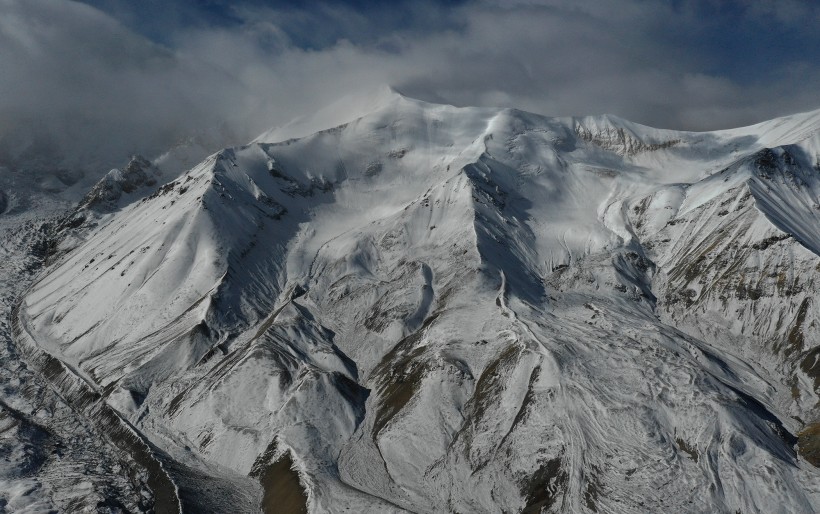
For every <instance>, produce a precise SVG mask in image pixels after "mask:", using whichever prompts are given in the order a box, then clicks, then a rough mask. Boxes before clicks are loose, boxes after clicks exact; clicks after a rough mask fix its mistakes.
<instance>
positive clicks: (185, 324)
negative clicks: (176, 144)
mask: <svg viewBox="0 0 820 514" xmlns="http://www.w3.org/2000/svg"><path fill="white" fill-rule="evenodd" d="M347 107H348V108H347V109H346V110H345V112H344V113H342V114H341V116H342V118H343V119H335V118H338V116H336V117H335V118H334V116H333V114H334V112H333V111H332V110H331V111H327V110H326V111H323V112H321V113H320V114H319V115H317V117H316V118H315V119H312V120H303V121H302V122H299V123H295V124H292V125H290V126H286V127H283V128H279V129H275V130H272V131H270V132H268V133H266V134H263V135H262V136H260V137H259V138H257V139H256V140H255V141H253V142H252V143H250V144H248V145H246V146H242V147H235V148H229V149H225V150H222V151H220V152H218V153H216V154H214V155H211V156H210V157H208V158H207V159H206V160H205V161H203V162H202V163H200V164H199V165H197V166H195V167H193V168H192V169H190V170H189V171H187V172H185V173H183V174H182V175H180V176H179V177H178V178H176V179H174V180H173V181H171V182H168V183H166V184H164V185H160V184H159V183H157V184H156V186H155V187H153V189H150V191H153V192H152V193H151V194H148V193H149V192H150V191H149V190H147V189H145V188H147V187H150V186H152V181H155V180H157V179H158V178H160V177H161V176H162V174H161V173H160V172H159V171H157V170H156V169H154V168H153V167H152V166H153V165H152V164H151V163H148V162H136V161H135V162H136V164H135V163H132V165H129V168H128V169H126V170H124V171H122V172H118V173H114V172H112V173H111V174H109V175H108V176H106V178H104V179H103V181H102V182H100V183H99V184H98V186H96V187H95V189H94V190H92V192H91V193H89V196H86V198H85V200H84V201H83V204H82V205H81V207H80V208H79V209H78V210H77V211H76V212H75V213H74V214H73V215H72V216H73V218H71V219H74V220H76V223H73V224H71V223H70V224H69V225H68V226H67V227H63V229H62V230H61V232H60V234H61V235H62V238H61V239H60V240H59V241H58V242H55V246H54V248H52V249H51V253H50V255H51V257H50V258H49V260H48V264H47V266H46V267H45V268H44V269H43V270H42V271H41V272H40V273H39V274H38V275H37V277H36V279H35V280H34V282H33V284H32V285H31V286H30V288H29V289H28V290H27V292H26V293H25V295H24V296H23V297H22V300H21V301H20V303H19V306H18V309H17V310H16V311H15V313H14V319H13V323H12V324H13V332H14V337H15V343H16V347H17V348H18V351H19V352H20V354H21V355H22V356H23V358H24V359H25V360H26V361H27V362H29V364H30V365H31V366H32V367H33V368H34V369H37V370H39V372H40V373H41V374H42V375H43V376H44V377H46V379H48V380H49V382H50V383H51V385H52V387H54V388H55V390H56V391H57V392H58V393H59V394H60V395H61V397H63V398H65V401H66V402H67V403H68V405H70V406H71V408H72V409H73V410H74V411H76V412H78V413H80V414H81V416H82V418H83V419H85V420H87V421H86V422H87V423H90V424H91V425H93V426H96V427H97V428H96V429H97V430H100V431H101V432H102V433H104V434H107V435H105V436H104V437H107V438H108V439H109V442H110V444H109V446H110V447H111V448H113V449H112V451H114V452H115V453H116V454H117V455H120V458H121V459H125V460H126V461H130V462H133V463H135V464H134V466H135V467H136V468H139V469H143V470H145V473H146V478H145V479H144V480H143V481H142V482H140V481H139V480H136V481H135V482H134V483H139V484H145V487H146V488H147V489H149V490H150V493H146V494H147V496H146V497H148V498H150V501H148V500H146V501H148V503H150V502H154V505H162V508H163V509H168V510H183V511H185V510H187V511H214V512H217V511H233V512H239V511H251V512H252V511H257V510H258V509H259V508H263V509H264V510H265V511H266V512H287V511H293V512H299V511H301V510H303V509H307V510H309V511H310V512H345V511H347V510H350V511H354V512H374V513H375V512H379V513H381V512H405V511H410V512H465V513H466V512H636V513H637V512H731V513H734V512H744V513H749V512H761V513H775V512H783V513H787V512H788V513H791V512H814V511H816V510H820V470H818V468H817V467H816V466H817V465H820V446H818V445H820V442H818V441H819V440H820V425H819V424H818V422H820V409H818V400H819V399H820V397H818V394H819V393H820V315H819V314H818V309H817V305H816V298H817V297H818V292H820V111H814V112H810V113H805V114H796V115H793V116H789V117H785V118H780V119H777V120H773V121H770V122H765V123H761V124H758V125H754V126H751V127H745V128H740V129H734V130H723V131H716V132H708V133H694V132H676V131H670V130H658V129H653V128H649V127H645V126H641V125H637V124H635V123H631V122H628V121H626V120H622V119H619V118H617V117H614V116H597V117H582V118H548V117H544V116H540V115H536V114H531V113H526V112H521V111H517V110H512V109H478V108H456V107H452V106H444V105H434V104H428V103H424V102H420V101H416V100H413V99H409V98H406V97H404V96H402V95H400V94H398V93H395V92H393V91H385V92H383V93H382V94H380V95H378V96H377V97H375V98H372V99H371V101H370V102H367V103H366V105H358V104H356V106H355V109H353V110H358V112H355V113H351V112H350V111H351V107H350V105H347ZM337 114H338V113H337ZM319 123H322V124H323V125H319V126H317V124H319ZM319 128H322V129H323V130H320V131H318V132H316V131H315V130H318V129H319ZM297 136H298V137H297ZM140 188H142V189H140ZM137 189H139V190H140V191H146V192H145V194H136V193H133V191H135V190H137ZM132 193H133V194H132ZM129 194H130V195H131V196H129ZM100 205H104V206H106V209H103V210H100V209H99V206H100ZM94 206H97V211H96V213H93V212H92V211H93V208H94ZM83 213H84V214H83ZM92 221H93V222H92ZM0 423H6V421H4V418H3V417H2V416H0ZM0 430H2V426H0ZM123 434H127V436H126V435H123ZM0 471H1V470H0ZM89 487H90V486H89ZM134 487H137V486H134ZM125 488H126V486H125V485H122V487H121V490H122V491H124V490H125ZM112 494H126V493H125V492H116V493H112ZM160 502H164V503H160ZM139 508H143V507H142V506H140V507H139ZM158 511H159V508H158Z"/></svg>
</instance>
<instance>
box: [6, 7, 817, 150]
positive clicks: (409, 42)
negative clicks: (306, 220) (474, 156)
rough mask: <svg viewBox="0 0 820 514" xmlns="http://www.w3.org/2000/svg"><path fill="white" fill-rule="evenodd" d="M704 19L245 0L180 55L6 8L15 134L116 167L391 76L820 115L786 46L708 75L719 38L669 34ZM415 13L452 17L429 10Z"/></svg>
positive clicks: (282, 118)
mask: <svg viewBox="0 0 820 514" xmlns="http://www.w3.org/2000/svg"><path fill="white" fill-rule="evenodd" d="M790 5H791V4H790ZM795 5H798V6H799V4H795ZM684 7H685V5H684ZM424 9H429V10H430V12H429V13H425V12H423V10H424ZM757 9H758V11H760V12H762V13H764V14H765V13H768V12H769V11H766V10H765V9H763V8H762V7H761V8H757ZM761 9H762V10H761ZM795 9H796V8H795ZM695 11H696V10H695V9H686V8H677V9H673V8H672V7H671V6H670V4H665V3H661V2H658V3H647V2H638V1H632V0H625V1H623V2H619V3H617V4H615V3H610V2H569V1H565V0H552V1H542V2H536V1H531V2H523V1H519V2H507V3H505V4H500V3H493V2H483V3H475V4H466V5H464V6H462V7H458V8H454V9H452V10H448V11H446V17H447V19H446V20H443V21H441V26H440V27H439V26H432V28H431V27H426V28H425V27H412V26H411V27H406V28H404V29H403V30H401V31H397V32H396V31H393V32H391V31H386V30H384V29H383V28H380V27H379V26H378V23H379V22H378V21H374V22H372V23H370V24H368V17H366V16H364V15H363V14H362V13H361V12H356V11H353V10H351V9H349V8H342V7H334V8H330V7H327V6H325V7H323V8H322V9H318V10H317V12H319V13H320V20H319V21H316V20H313V21H311V19H310V16H311V13H310V12H309V11H299V10H294V9H290V10H289V11H282V10H279V11H277V10H272V9H259V8H251V7H244V8H242V9H237V10H236V13H237V15H238V16H241V17H242V19H244V20H245V22H244V23H243V24H240V25H238V26H235V27H230V28H215V27H200V28H191V27H179V28H178V29H177V30H176V32H175V33H174V34H171V35H170V36H169V37H168V41H171V42H172V45H173V48H165V47H161V46H159V45H156V44H154V43H151V42H150V41H148V40H146V39H144V38H142V37H141V36H138V35H135V34H134V33H132V32H130V31H129V30H128V29H126V28H124V27H123V26H121V25H120V24H119V23H118V22H117V21H115V20H113V19H112V18H110V17H109V16H108V15H106V14H104V13H102V12H100V11H98V10H96V9H93V8H91V7H88V6H86V5H84V4H79V3H75V2H69V1H65V0H63V1H47V0H0V69H2V70H3V73H2V74H0V139H2V138H4V137H5V139H6V141H7V142H8V141H9V140H10V137H9V135H10V134H13V133H15V132H18V131H19V127H20V126H22V125H23V124H25V123H29V124H30V123H31V122H32V120H34V121H36V122H37V124H38V125H39V126H41V127H42V126H47V127H49V128H50V129H51V131H52V132H53V133H56V134H58V136H57V137H56V141H57V143H56V144H57V145H58V146H60V147H61V148H62V149H63V151H64V152H67V150H66V149H68V148H71V149H73V153H74V154H76V155H75V156H74V157H75V161H76V162H80V161H82V162H88V161H89V159H90V157H91V156H94V157H97V158H98V159H97V160H98V161H99V162H101V163H107V162H109V161H115V160H117V159H122V158H123V157H125V156H126V155H127V154H128V153H131V152H141V153H145V154H148V155H151V154H152V153H157V152H159V151H161V150H163V149H164V147H166V146H167V145H168V144H169V142H172V141H173V139H174V138H178V137H183V136H185V135H188V134H191V133H196V132H200V133H206V134H211V135H215V137H217V138H221V139H222V140H223V141H225V142H227V140H230V139H234V140H235V141H242V140H247V139H250V138H252V137H253V136H254V135H255V134H256V133H258V132H260V131H262V130H264V129H266V128H268V127H270V126H274V125H280V124H284V123H286V122H287V121H289V120H290V119H291V118H293V117H296V116H299V115H303V114H307V113H310V112H312V111H314V110H316V109H317V108H319V107H321V106H322V105H324V104H328V103H331V102H332V101H333V100H335V99H337V98H339V97H341V96H344V95H346V94H350V93H351V92H355V91H360V90H369V89H372V87H373V86H374V85H376V84H382V83H389V84H391V85H394V86H396V87H397V88H398V89H400V90H402V91H404V92H406V93H408V94H409V95H411V96H413V95H415V96H418V97H421V98H423V99H428V100H432V101H443V102H448V103H453V104H456V105H498V104H501V105H505V106H516V107H519V108H522V109H526V110H531V111H536V112H541V113H544V114H548V115H572V114H578V115H581V114H595V113H603V112H611V113H614V114H618V115H621V116H623V117H626V118H629V119H633V120H634V121H638V122H641V123H646V124H651V125H659V126H664V127H670V128H686V129H707V128H723V127H728V126H732V125H739V124H748V123H752V122H756V121H760V120H763V119H766V118H770V117H774V116H777V115H781V114H786V113H789V112H794V111H798V110H808V109H813V108H817V107H820V92H818V90H817V89H816V88H815V87H814V84H816V83H817V80H818V78H820V71H819V70H818V67H817V66H816V63H815V64H812V63H811V62H803V63H802V64H801V63H800V62H798V61H799V59H797V58H794V57H793V56H784V61H783V63H782V65H778V66H775V67H771V66H770V67H768V68H766V69H763V70H761V75H762V76H761V78H760V80H756V81H754V83H741V82H740V81H737V80H733V79H732V77H731V76H729V74H722V73H720V72H719V71H718V72H715V71H714V70H712V71H711V73H707V72H706V71H704V70H706V69H708V68H709V66H707V65H706V63H708V64H713V63H714V61H715V59H714V58H713V56H711V55H709V54H708V52H706V53H704V50H703V49H702V48H701V49H700V50H698V52H701V53H698V52H694V51H690V50H689V49H688V48H686V47H683V46H681V44H680V40H675V39H674V38H671V37H669V38H667V37H663V34H660V35H659V31H662V30H664V29H665V28H666V27H675V30H677V31H679V32H680V33H685V32H686V30H687V29H688V28H690V27H691V28H692V30H693V31H695V29H697V27H698V25H697V24H698V23H699V20H698V19H697V17H696V16H695V15H694V14H693V12H695ZM744 12H745V13H746V14H745V15H746V16H763V14H759V13H757V12H756V11H755V12H752V10H751V9H747V10H746V11H744ZM789 12H792V11H789ZM794 12H797V11H794ZM810 12H812V13H814V12H816V11H810ZM787 14H788V13H786V14H783V15H782V16H786V15H787ZM380 16H381V15H380V14H378V13H376V14H374V19H375V20H380V19H381V18H380ZM414 16H415V17H416V18H417V19H422V20H429V19H434V18H435V19H438V18H441V17H443V16H445V11H444V10H442V8H441V7H435V6H432V5H428V6H426V7H425V5H424V4H419V6H416V7H415V12H414ZM794 16H796V15H793V14H788V17H789V19H793V17H794ZM316 23H319V24H320V25H319V26H321V24H330V23H332V24H334V27H335V28H334V31H335V32H334V33H336V34H338V35H339V36H338V37H340V38H342V39H339V40H334V41H329V42H328V41H324V43H323V44H321V45H317V49H314V50H306V49H303V48H299V47H298V46H296V44H295V43H294V37H293V30H294V29H293V26H292V24H299V27H302V30H309V29H310V28H311V27H312V28H315V27H316ZM288 24H291V25H288ZM305 27H307V28H305ZM365 31H370V33H368V34H364V32H365ZM345 37H347V38H348V39H344V38H345ZM319 39H322V38H319ZM746 58H747V59H750V60H752V61H753V59H754V58H753V56H752V57H750V56H747V57H746ZM225 134H228V135H225ZM68 153H72V152H68ZM69 164H71V163H69Z"/></svg>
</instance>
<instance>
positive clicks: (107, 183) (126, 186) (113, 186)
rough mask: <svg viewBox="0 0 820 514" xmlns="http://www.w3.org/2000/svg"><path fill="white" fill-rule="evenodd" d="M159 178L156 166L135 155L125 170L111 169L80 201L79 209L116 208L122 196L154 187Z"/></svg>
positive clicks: (99, 209) (160, 174)
mask: <svg viewBox="0 0 820 514" xmlns="http://www.w3.org/2000/svg"><path fill="white" fill-rule="evenodd" d="M161 177H162V172H160V170H159V169H158V168H157V167H156V166H154V165H153V164H152V163H151V162H150V161H148V160H147V159H145V158H144V157H141V156H139V155H135V156H133V157H132V158H131V161H130V162H129V163H128V165H127V166H126V167H125V168H123V169H122V170H119V169H113V170H111V171H109V172H108V173H107V174H106V175H105V176H104V177H103V178H101V179H100V181H99V182H97V183H96V184H95V185H94V187H93V188H91V191H89V192H88V194H87V195H86V196H85V197H84V198H83V199H82V200H81V201H80V208H81V209H83V208H85V209H93V210H98V211H107V210H111V209H113V208H115V207H117V206H118V204H119V202H120V199H122V197H123V195H129V194H131V193H135V192H137V191H139V190H141V189H146V188H150V187H153V186H156V185H157V180H158V179H159V178H161Z"/></svg>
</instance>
